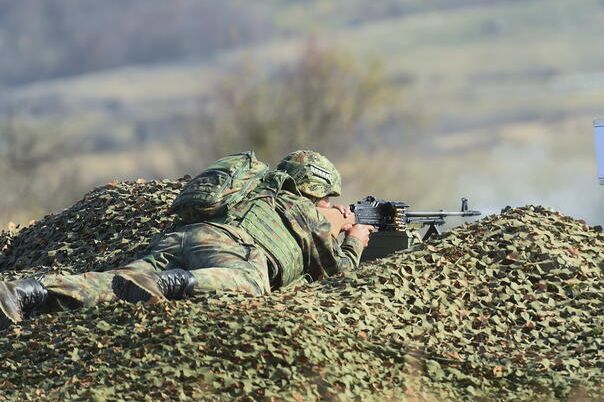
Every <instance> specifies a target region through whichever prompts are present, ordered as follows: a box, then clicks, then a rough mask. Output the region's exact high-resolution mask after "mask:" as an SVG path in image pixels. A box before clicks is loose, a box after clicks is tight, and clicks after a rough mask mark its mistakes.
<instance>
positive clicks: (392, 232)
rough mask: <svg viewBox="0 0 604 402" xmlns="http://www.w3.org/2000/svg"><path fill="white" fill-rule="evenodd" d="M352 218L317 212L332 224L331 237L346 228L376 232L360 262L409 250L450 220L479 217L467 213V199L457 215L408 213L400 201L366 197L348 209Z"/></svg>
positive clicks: (331, 210)
mask: <svg viewBox="0 0 604 402" xmlns="http://www.w3.org/2000/svg"><path fill="white" fill-rule="evenodd" d="M350 210H351V211H352V212H353V215H352V216H349V217H348V218H347V219H344V218H343V216H342V214H341V213H340V212H338V211H337V210H335V209H333V208H332V209H324V208H319V211H320V212H321V213H322V214H323V215H325V217H326V218H327V219H328V220H329V221H330V222H331V224H332V234H333V235H334V236H337V235H338V234H339V233H340V229H341V228H342V227H343V226H344V225H346V224H355V223H358V224H363V225H371V226H374V227H376V228H377V229H378V231H377V232H375V233H372V234H371V237H370V241H369V246H368V247H367V248H366V249H365V250H364V252H363V256H362V260H364V261H366V260H371V259H374V258H380V257H384V256H386V255H388V254H390V253H392V252H394V251H398V250H403V249H406V248H409V247H411V246H412V245H413V244H414V243H416V242H422V241H426V240H428V239H430V238H431V237H432V236H434V235H436V234H439V233H440V231H439V229H438V226H441V225H443V224H444V223H445V219H446V218H447V217H451V216H460V217H470V216H477V215H480V214H481V213H480V211H471V210H469V209H468V199H467V198H462V199H461V208H460V210H459V211H444V210H442V209H441V210H439V211H410V210H409V205H408V204H406V203H404V202H400V201H385V200H380V199H377V198H375V197H373V196H367V197H365V198H363V199H362V200H360V201H357V202H356V203H354V204H351V205H350ZM422 227H427V230H426V232H425V233H424V235H423V237H421V238H420V237H419V235H418V229H419V228H422Z"/></svg>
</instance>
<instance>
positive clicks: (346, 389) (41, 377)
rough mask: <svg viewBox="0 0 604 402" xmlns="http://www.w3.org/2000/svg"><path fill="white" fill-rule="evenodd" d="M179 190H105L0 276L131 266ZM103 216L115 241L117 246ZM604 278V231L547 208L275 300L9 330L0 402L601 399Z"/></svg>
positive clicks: (47, 319)
mask: <svg viewBox="0 0 604 402" xmlns="http://www.w3.org/2000/svg"><path fill="white" fill-rule="evenodd" d="M179 187H180V183H176V182H161V183H157V182H151V183H145V184H133V183H131V184H119V185H117V186H113V187H106V188H103V189H99V190H97V191H95V192H93V193H91V194H89V195H88V196H87V197H86V198H85V199H84V201H83V202H80V203H78V204H76V205H75V206H74V207H73V208H71V209H69V210H66V211H64V212H63V213H62V214H60V215H57V216H55V217H48V218H46V219H44V220H43V221H41V222H38V223H37V224H36V225H34V226H33V227H30V228H26V229H24V230H22V231H21V232H20V233H18V234H16V235H14V236H12V237H11V236H8V235H5V236H4V237H3V238H2V240H0V245H2V244H8V246H5V248H4V251H3V253H4V256H3V265H2V271H3V272H2V275H3V277H7V276H9V277H14V276H22V275H24V274H27V275H29V274H31V273H32V268H33V269H35V270H40V271H43V272H49V271H53V272H54V271H57V270H61V271H63V272H80V271H83V270H86V269H90V268H92V266H94V265H95V264H100V265H101V266H102V267H107V266H109V265H111V263H112V262H113V261H116V262H117V263H120V262H124V261H126V260H127V259H129V258H132V257H133V255H134V254H136V253H137V252H138V251H139V250H140V248H142V247H143V246H144V244H145V237H146V236H149V235H153V234H156V233H157V232H158V231H159V230H160V229H161V228H162V227H167V226H169V225H170V224H171V222H172V219H171V218H170V217H166V216H163V215H158V213H163V212H164V211H165V210H166V205H164V204H162V203H161V202H159V201H158V202H157V203H155V202H153V201H149V200H162V197H163V199H164V200H166V201H167V200H169V199H172V198H173V196H174V194H175V192H177V189H178V188H179ZM144 191H155V192H154V193H153V194H144ZM140 197H143V198H144V199H145V200H147V201H145V202H142V201H137V199H138V200H140ZM99 200H109V201H107V202H106V203H104V204H103V203H101V201H99ZM137 202H138V203H140V205H152V206H150V207H148V208H145V207H142V208H140V207H138V208H132V207H133V205H134V204H135V203H137ZM89 205H90V206H89ZM112 205H115V207H114V208H113V211H115V214H118V215H121V216H119V217H118V216H115V215H112V214H107V213H106V211H107V210H108V209H109V208H110V207H111V206H112ZM79 211H82V212H79ZM83 211H89V212H83ZM78 214H81V215H80V216H87V217H88V218H87V219H90V220H91V221H92V222H95V224H94V226H92V227H90V228H86V227H84V225H82V224H80V223H79V221H75V220H73V217H74V216H77V215H78ZM133 216H134V218H133ZM69 219H72V221H71V222H68V220H69ZM106 221H110V222H111V221H113V222H116V221H117V222H121V225H122V227H121V232H120V231H116V232H115V233H117V236H116V235H114V234H113V233H111V234H107V231H110V230H112V229H111V228H112V225H111V224H106ZM78 224H80V226H79V227H76V225H78ZM128 225H130V226H128ZM90 230H92V233H93V234H92V235H91V234H90ZM86 236H88V237H89V238H98V239H108V243H106V247H107V248H106V249H104V250H103V249H100V248H91V246H87V244H88V243H87V242H86V241H85V240H84V239H86V238H87V237H86ZM122 238H123V239H126V241H125V242H123V241H122V240H121V239H122ZM37 244H39V246H36V245H37ZM124 245H125V246H124ZM61 247H62V248H63V250H71V252H69V251H65V252H64V253H59V252H58V251H57V250H58V249H59V248H61ZM97 247H100V245H98V246H97ZM92 250H94V251H95V252H96V253H99V254H98V255H97V256H90V255H86V253H91V252H92ZM53 251H57V252H56V253H54V258H53V259H52V260H48V258H49V257H48V253H49V252H50V253H52V252H53ZM37 258H39V260H38V259H37ZM7 261H12V262H13V263H15V262H16V263H17V266H16V267H14V268H10V269H8V268H9V266H10V264H7ZM25 265H30V266H31V267H32V268H27V269H24V266H25ZM603 269H604V235H602V233H599V232H597V231H595V230H593V229H592V228H589V227H588V226H586V225H585V224H584V223H582V222H581V221H577V220H574V219H572V218H569V217H565V216H563V215H561V214H559V213H556V212H552V211H549V210H546V209H544V208H541V207H524V208H516V209H508V210H507V211H505V212H503V213H502V214H500V215H493V216H489V217H487V218H485V219H482V220H480V221H479V222H477V223H474V224H471V225H464V226H462V227H459V228H457V229H455V230H453V231H452V232H450V233H448V234H446V235H444V236H442V237H441V238H440V239H437V240H435V241H433V242H431V243H430V244H426V245H422V246H420V247H419V248H418V249H417V250H414V251H412V252H405V253H398V254H395V255H392V256H390V257H388V258H384V259H382V260H379V261H376V262H374V263H372V264H365V265H363V266H362V267H361V269H359V270H358V271H357V272H353V273H348V274H346V275H342V276H337V277H334V278H329V279H327V280H324V281H321V282H317V283H313V284H311V285H308V286H305V287H299V288H292V289H287V290H284V291H281V292H276V293H274V294H272V295H270V296H266V297H261V298H252V297H247V296H243V295H228V294H221V293H211V294H206V295H200V296H197V297H195V298H194V299H192V300H188V301H184V302H168V303H164V304H159V305H150V306H149V305H140V304H138V305H131V304H126V303H122V302H118V303H114V304H110V305H103V306H99V307H96V308H90V309H83V310H79V311H74V312H65V313H61V314H54V315H51V316H43V317H38V318H37V319H35V320H31V321H26V322H24V323H23V325H21V326H19V327H14V328H13V329H10V330H8V331H5V332H4V333H2V334H1V335H0V356H1V358H0V389H1V390H2V392H0V400H2V399H6V400H13V399H31V400H39V399H42V398H51V399H62V400H65V399H66V400H73V399H75V400H78V399H79V400H90V399H96V400H157V399H159V398H169V399H175V400H178V399H181V400H187V399H191V398H192V399H196V400H197V399H202V400H203V399H207V400H216V399H222V400H232V399H236V398H241V399H243V400H245V399H249V398H251V399H260V400H262V399H265V400H271V398H273V397H274V398H275V399H277V400H281V399H286V400H298V401H302V400H313V399H320V398H326V399H337V398H340V399H342V400H363V401H364V400H372V399H373V400H384V399H392V400H406V399H410V400H418V399H419V400H422V399H427V400H445V399H451V400H502V399H515V400H516V399H520V400H529V399H531V400H558V399H561V400H602V398H604V389H603V388H602V378H603V371H604V352H603V350H604V345H603V332H602V331H603V327H604V297H603V294H604V281H603V275H602V273H603ZM36 272H38V271H36Z"/></svg>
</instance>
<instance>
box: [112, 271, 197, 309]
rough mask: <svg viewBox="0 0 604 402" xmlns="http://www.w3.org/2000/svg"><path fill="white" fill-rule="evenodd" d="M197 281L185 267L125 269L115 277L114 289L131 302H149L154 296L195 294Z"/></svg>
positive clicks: (180, 297)
mask: <svg viewBox="0 0 604 402" xmlns="http://www.w3.org/2000/svg"><path fill="white" fill-rule="evenodd" d="M196 284H197V281H196V280H195V277H194V276H193V274H192V273H191V272H189V271H186V270H184V269H171V270H168V271H163V272H160V273H159V274H158V273H157V272H145V271H128V270H124V271H123V272H122V273H119V274H117V275H116V276H115V277H114V278H113V285H112V286H113V291H114V292H115V294H116V295H117V297H118V298H120V299H122V300H126V301H128V302H130V303H136V302H139V301H142V302H147V301H150V300H151V299H152V298H153V299H155V300H161V299H164V298H165V299H183V298H185V297H186V296H190V295H192V294H193V289H194V288H195V285H196Z"/></svg>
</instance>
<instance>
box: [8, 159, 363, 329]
mask: <svg viewBox="0 0 604 402" xmlns="http://www.w3.org/2000/svg"><path fill="white" fill-rule="evenodd" d="M340 191H341V178H340V174H339V172H338V171H337V169H336V168H335V166H334V165H333V164H332V163H331V162H330V161H329V160H328V159H327V158H325V157H324V156H322V155H321V154H319V153H317V152H313V151H295V152H293V153H291V154H289V155H287V156H286V157H285V158H284V159H283V160H282V161H281V162H280V163H279V165H278V166H277V169H276V170H273V171H271V172H269V173H268V174H267V176H266V177H265V178H264V180H263V181H262V183H261V184H260V185H259V186H258V187H257V188H256V189H255V190H254V192H253V193H252V194H251V195H250V196H248V197H247V201H245V202H241V203H239V204H238V205H237V207H236V208H235V210H234V211H229V213H228V214H227V215H226V216H223V217H221V218H219V219H213V220H211V221H208V222H202V223H195V224H190V225H184V226H181V227H180V228H179V229H178V230H176V231H174V232H171V233H168V234H166V235H165V236H163V237H162V238H161V239H160V240H159V241H158V242H156V243H155V244H152V245H151V246H150V248H149V253H148V255H147V256H145V257H144V258H141V259H139V260H136V261H133V262H132V263H130V264H128V265H126V266H125V267H122V268H120V269H115V270H111V271H105V272H88V273H84V274H81V275H48V276H45V277H43V278H42V279H41V280H39V281H38V280H35V279H23V280H18V281H13V282H0V329H2V328H6V327H8V326H10V325H11V323H18V322H19V321H21V320H23V319H24V318H25V317H28V316H29V315H30V314H31V313H32V312H33V311H56V310H62V309H67V308H77V307H82V306H92V305H95V304H98V303H101V302H109V301H112V300H116V299H118V298H119V299H123V300H127V301H130V302H138V301H148V300H150V299H154V300H162V299H181V298H183V297H186V296H189V295H192V294H193V293H194V292H196V291H203V290H213V289H222V290H229V291H241V292H247V293H250V294H253V295H263V294H267V293H270V292H271V290H274V289H278V288H281V287H284V286H287V285H289V284H291V283H293V282H295V281H298V280H301V279H306V280H309V281H314V280H318V279H321V278H325V277H327V276H330V275H333V274H336V273H338V272H341V271H346V270H351V269H354V268H357V267H358V265H359V261H360V257H361V253H362V251H363V248H364V247H366V246H367V244H368V241H369V234H370V233H371V232H372V231H373V227H371V226H365V225H354V226H349V227H347V228H345V232H346V234H345V237H344V239H343V241H342V243H341V244H340V243H339V242H338V241H337V240H336V239H335V238H334V237H332V235H331V225H330V223H329V222H328V221H327V220H326V218H325V217H323V215H321V214H320V213H319V212H318V210H317V207H324V208H325V207H331V204H330V201H329V197H331V196H338V195H340ZM335 208H338V209H339V210H341V212H342V213H344V214H347V213H349V212H348V211H347V210H346V209H345V208H344V207H342V206H335ZM250 211H251V213H249V212H250Z"/></svg>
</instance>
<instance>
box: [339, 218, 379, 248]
mask: <svg viewBox="0 0 604 402" xmlns="http://www.w3.org/2000/svg"><path fill="white" fill-rule="evenodd" d="M376 231H377V229H376V228H375V227H373V226H371V225H360V224H356V225H352V227H351V228H350V229H348V230H347V231H346V236H352V237H355V238H357V239H359V240H360V241H361V243H363V247H367V245H368V244H369V235H370V234H371V233H373V232H376Z"/></svg>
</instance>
